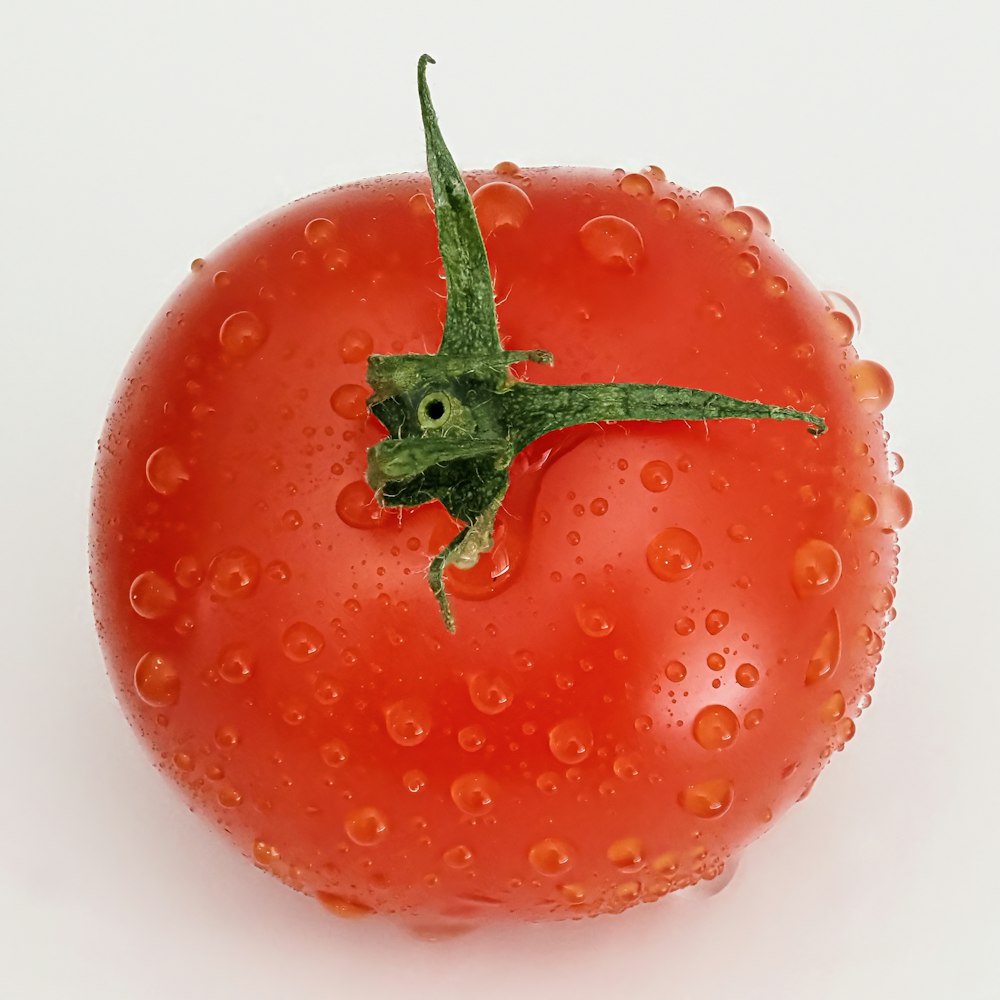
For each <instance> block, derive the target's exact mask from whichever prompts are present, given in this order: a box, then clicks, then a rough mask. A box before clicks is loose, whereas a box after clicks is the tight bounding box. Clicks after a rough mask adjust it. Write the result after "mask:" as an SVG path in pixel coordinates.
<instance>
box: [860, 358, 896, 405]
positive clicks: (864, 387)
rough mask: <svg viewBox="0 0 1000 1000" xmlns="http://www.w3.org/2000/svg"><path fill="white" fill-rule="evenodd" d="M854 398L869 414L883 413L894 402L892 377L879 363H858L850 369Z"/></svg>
mask: <svg viewBox="0 0 1000 1000" xmlns="http://www.w3.org/2000/svg"><path fill="white" fill-rule="evenodd" d="M850 376H851V387H852V388H853V390H854V398H855V399H856V400H857V401H858V403H860V405H861V408H862V409H863V410H866V411H867V412H868V413H881V412H882V411H883V410H884V409H885V408H886V407H887V406H888V405H889V403H891V402H892V396H893V393H894V392H895V387H894V386H893V383H892V376H891V375H890V374H889V372H888V371H887V370H886V369H885V368H883V367H882V365H880V364H879V363H878V362H877V361H858V362H855V364H853V365H851V368H850Z"/></svg>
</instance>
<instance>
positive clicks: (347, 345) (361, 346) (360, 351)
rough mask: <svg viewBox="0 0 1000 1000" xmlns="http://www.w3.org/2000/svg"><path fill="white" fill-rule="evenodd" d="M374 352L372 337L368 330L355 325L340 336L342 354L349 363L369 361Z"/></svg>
mask: <svg viewBox="0 0 1000 1000" xmlns="http://www.w3.org/2000/svg"><path fill="white" fill-rule="evenodd" d="M371 353H372V338H371V334H370V333H369V332H368V331H367V330H359V329H358V328H357V327H354V328H352V329H350V330H348V331H347V333H345V334H344V335H343V337H341V338H340V356H341V358H343V359H344V361H345V362H346V363H347V364H349V365H354V364H359V363H360V362H362V361H367V360H368V357H369V355H370V354H371Z"/></svg>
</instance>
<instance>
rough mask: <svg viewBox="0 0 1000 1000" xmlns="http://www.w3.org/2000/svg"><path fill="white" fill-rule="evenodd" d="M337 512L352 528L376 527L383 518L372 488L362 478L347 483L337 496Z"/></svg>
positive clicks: (383, 512)
mask: <svg viewBox="0 0 1000 1000" xmlns="http://www.w3.org/2000/svg"><path fill="white" fill-rule="evenodd" d="M337 514H338V515H339V517H340V519H341V520H342V521H343V522H344V524H347V525H350V527H352V528H377V527H378V526H379V525H380V524H381V523H382V521H383V520H384V518H385V510H384V508H383V507H381V506H380V504H379V502H378V500H376V499H375V494H374V492H373V491H372V488H371V487H370V486H369V485H368V484H367V483H366V482H365V481H364V480H363V479H358V480H356V481H355V482H353V483H348V484H347V485H346V486H345V487H344V488H343V489H342V490H341V491H340V493H339V494H338V496H337Z"/></svg>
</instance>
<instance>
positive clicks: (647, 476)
mask: <svg viewBox="0 0 1000 1000" xmlns="http://www.w3.org/2000/svg"><path fill="white" fill-rule="evenodd" d="M673 481H674V470H673V469H671V468H670V466H669V465H668V464H667V463H666V462H661V461H660V460H659V459H654V460H653V461H652V462H647V463H646V464H645V465H644V466H643V467H642V471H641V472H640V473H639V482H641V483H642V485H643V486H645V487H646V489H647V490H649V492H650V493H662V492H663V491H664V490H667V489H669V488H670V484H671V483H672V482H673Z"/></svg>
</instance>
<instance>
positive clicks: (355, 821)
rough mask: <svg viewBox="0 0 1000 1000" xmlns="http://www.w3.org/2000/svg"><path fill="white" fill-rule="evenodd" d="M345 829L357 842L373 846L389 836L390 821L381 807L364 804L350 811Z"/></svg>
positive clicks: (345, 822)
mask: <svg viewBox="0 0 1000 1000" xmlns="http://www.w3.org/2000/svg"><path fill="white" fill-rule="evenodd" d="M344 830H345V831H346V832H347V836H348V837H350V838H351V840H353V841H354V843H355V844H359V845H360V846H361V847H371V846H372V845H374V844H378V843H380V842H381V841H383V840H385V838H386V837H388V836H389V821H388V819H386V816H385V813H384V812H382V811H381V810H380V809H376V808H375V807H374V806H363V807H362V808H361V809H355V810H353V811H352V812H350V813H348V815H347V819H346V820H344Z"/></svg>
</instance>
